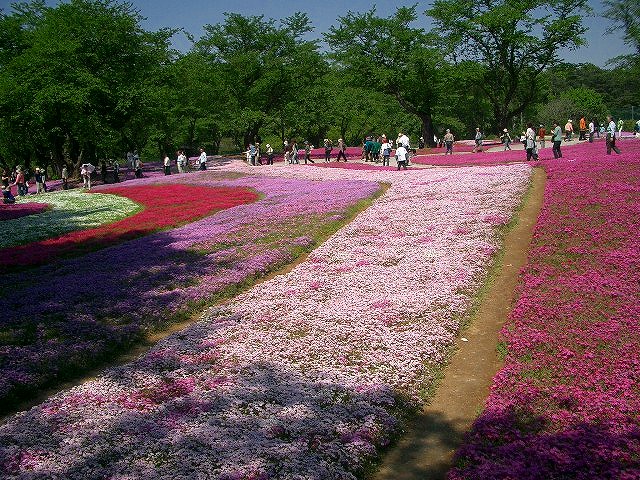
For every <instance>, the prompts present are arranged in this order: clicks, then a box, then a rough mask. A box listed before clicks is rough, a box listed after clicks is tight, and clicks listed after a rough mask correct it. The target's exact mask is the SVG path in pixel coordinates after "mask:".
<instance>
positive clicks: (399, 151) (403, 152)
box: [396, 144, 408, 170]
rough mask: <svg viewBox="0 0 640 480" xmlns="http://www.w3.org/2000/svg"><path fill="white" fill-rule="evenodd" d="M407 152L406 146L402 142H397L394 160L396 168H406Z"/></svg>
mask: <svg viewBox="0 0 640 480" xmlns="http://www.w3.org/2000/svg"><path fill="white" fill-rule="evenodd" d="M407 157H408V152H407V149H406V147H405V146H404V145H403V144H398V148H396V162H397V164H398V170H400V167H403V168H404V169H405V170H406V169H407V163H408V160H407Z"/></svg>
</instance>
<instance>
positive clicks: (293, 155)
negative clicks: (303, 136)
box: [290, 140, 300, 164]
mask: <svg viewBox="0 0 640 480" xmlns="http://www.w3.org/2000/svg"><path fill="white" fill-rule="evenodd" d="M290 163H292V164H293V163H295V164H300V160H298V144H297V143H296V141H295V140H291V162H290Z"/></svg>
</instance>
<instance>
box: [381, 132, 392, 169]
mask: <svg viewBox="0 0 640 480" xmlns="http://www.w3.org/2000/svg"><path fill="white" fill-rule="evenodd" d="M380 149H381V150H382V165H383V166H386V167H388V166H389V157H391V144H390V143H389V140H387V137H385V136H383V137H382V145H381V146H380Z"/></svg>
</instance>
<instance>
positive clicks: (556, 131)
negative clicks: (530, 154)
mask: <svg viewBox="0 0 640 480" xmlns="http://www.w3.org/2000/svg"><path fill="white" fill-rule="evenodd" d="M551 141H552V142H553V158H562V151H561V150H560V145H561V144H562V130H561V129H560V125H558V122H557V121H554V122H553V131H552V134H551Z"/></svg>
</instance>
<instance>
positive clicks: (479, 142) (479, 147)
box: [471, 127, 483, 153]
mask: <svg viewBox="0 0 640 480" xmlns="http://www.w3.org/2000/svg"><path fill="white" fill-rule="evenodd" d="M482 138H483V135H482V132H481V131H480V127H476V136H475V137H474V140H475V143H476V145H475V147H473V150H471V152H472V153H476V152H481V151H482Z"/></svg>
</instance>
